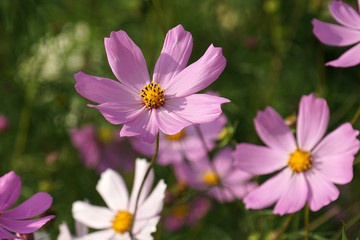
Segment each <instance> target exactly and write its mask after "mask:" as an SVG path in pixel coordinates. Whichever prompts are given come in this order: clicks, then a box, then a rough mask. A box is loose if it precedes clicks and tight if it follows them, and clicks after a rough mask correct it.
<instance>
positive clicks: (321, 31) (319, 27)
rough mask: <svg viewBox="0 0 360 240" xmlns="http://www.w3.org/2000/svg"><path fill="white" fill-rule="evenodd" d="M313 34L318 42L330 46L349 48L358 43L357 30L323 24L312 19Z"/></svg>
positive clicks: (359, 37) (359, 35)
mask: <svg viewBox="0 0 360 240" xmlns="http://www.w3.org/2000/svg"><path fill="white" fill-rule="evenodd" d="M312 24H313V26H314V29H313V33H314V34H315V36H316V37H317V38H318V39H319V41H320V42H322V43H324V44H326V45H330V46H339V47H340V46H349V45H352V44H355V43H357V42H359V41H360V34H359V31H358V30H355V29H351V28H348V27H343V26H339V25H335V24H332V23H325V22H322V21H320V20H317V19H313V21H312Z"/></svg>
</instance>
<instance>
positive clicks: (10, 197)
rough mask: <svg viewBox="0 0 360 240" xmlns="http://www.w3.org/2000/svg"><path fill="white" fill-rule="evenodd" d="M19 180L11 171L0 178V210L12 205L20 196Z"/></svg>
mask: <svg viewBox="0 0 360 240" xmlns="http://www.w3.org/2000/svg"><path fill="white" fill-rule="evenodd" d="M20 191H21V180H20V177H19V176H18V175H16V173H14V172H13V171H11V172H9V173H7V174H5V175H3V176H2V177H1V178H0V212H2V211H4V210H6V209H8V208H9V207H10V206H12V205H13V204H14V203H15V202H16V200H17V199H18V198H19V196H20Z"/></svg>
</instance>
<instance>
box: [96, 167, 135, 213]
mask: <svg viewBox="0 0 360 240" xmlns="http://www.w3.org/2000/svg"><path fill="white" fill-rule="evenodd" d="M96 190H97V191H98V192H99V193H100V195H101V197H102V198H103V199H104V201H105V203H106V205H107V206H108V207H109V208H110V209H112V210H113V211H118V210H126V209H127V207H128V201H129V194H128V191H127V188H126V185H125V182H124V180H123V178H122V177H121V176H120V175H119V174H118V173H117V172H115V171H114V170H112V169H107V170H106V171H105V172H103V173H102V174H101V177H100V180H99V182H98V184H97V185H96Z"/></svg>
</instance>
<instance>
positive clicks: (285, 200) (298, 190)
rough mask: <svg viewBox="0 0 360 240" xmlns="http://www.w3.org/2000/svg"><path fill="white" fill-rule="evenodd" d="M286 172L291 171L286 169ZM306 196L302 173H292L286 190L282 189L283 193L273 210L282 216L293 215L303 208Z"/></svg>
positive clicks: (305, 185) (306, 191)
mask: <svg viewBox="0 0 360 240" xmlns="http://www.w3.org/2000/svg"><path fill="white" fill-rule="evenodd" d="M287 171H291V170H289V169H287ZM307 196H308V185H307V183H306V179H305V176H304V174H303V173H292V176H291V179H290V181H289V184H288V186H287V188H283V193H282V194H281V197H280V199H279V201H278V202H277V203H276V205H275V208H274V213H275V214H280V215H284V214H286V213H294V212H297V211H299V210H300V209H301V208H303V207H304V205H305V203H306V200H307Z"/></svg>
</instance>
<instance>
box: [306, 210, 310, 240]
mask: <svg viewBox="0 0 360 240" xmlns="http://www.w3.org/2000/svg"><path fill="white" fill-rule="evenodd" d="M309 215H310V208H309V204H306V206H305V232H306V235H305V240H309V239H310V224H309Z"/></svg>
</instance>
